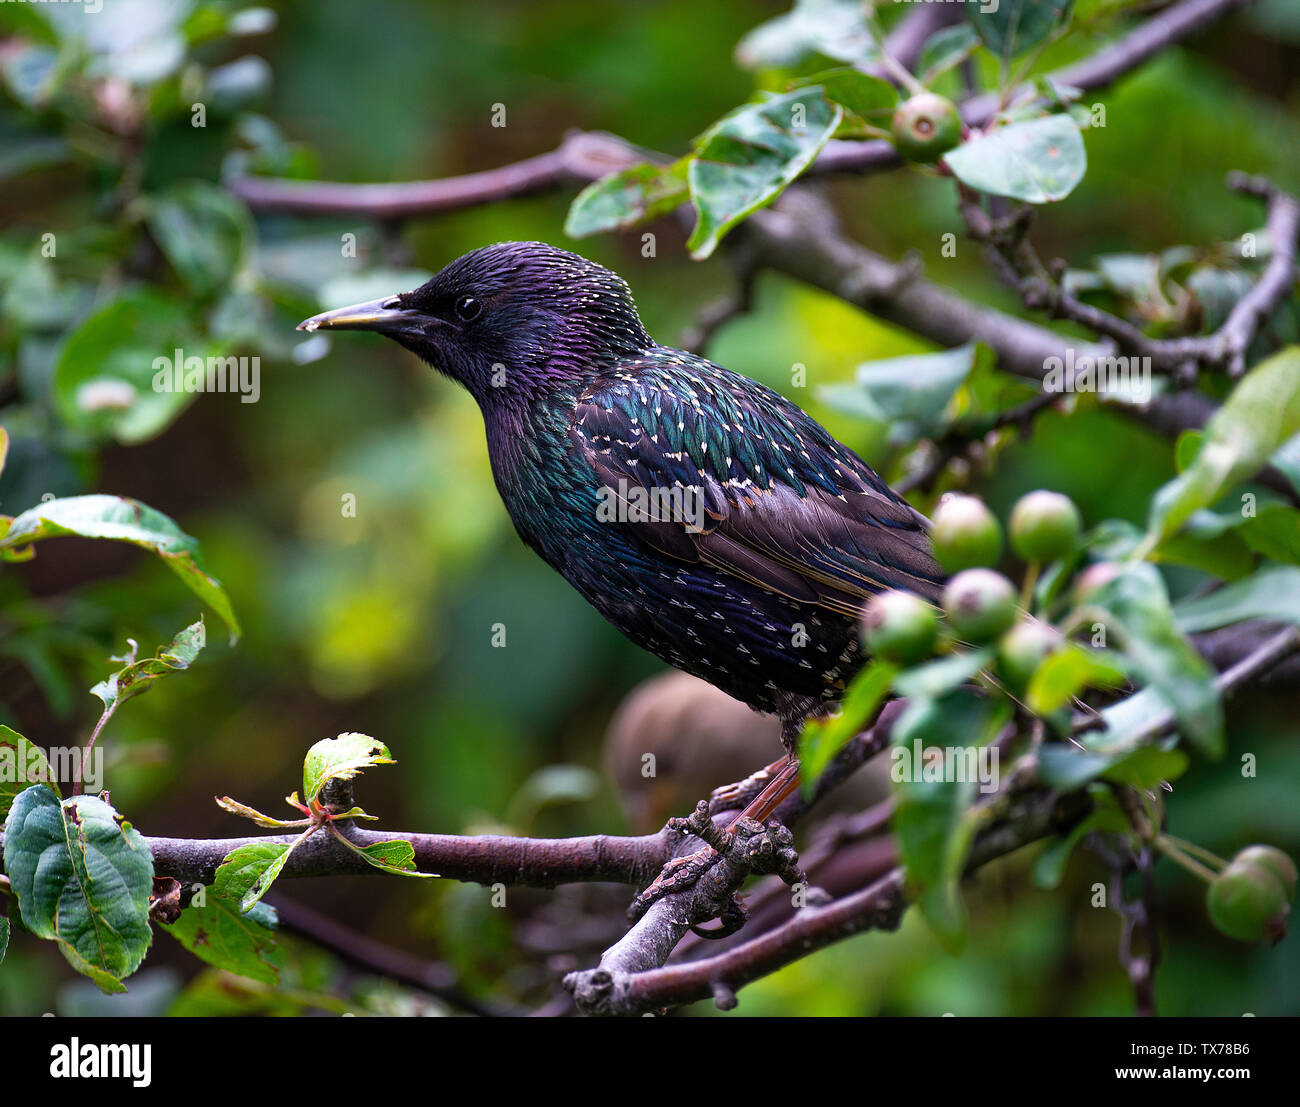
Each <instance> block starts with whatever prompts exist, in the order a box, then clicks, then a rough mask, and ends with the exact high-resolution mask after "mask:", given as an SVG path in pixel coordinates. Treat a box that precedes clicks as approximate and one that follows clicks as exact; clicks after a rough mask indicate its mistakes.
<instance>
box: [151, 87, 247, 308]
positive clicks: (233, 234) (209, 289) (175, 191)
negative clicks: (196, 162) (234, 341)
mask: <svg viewBox="0 0 1300 1107" xmlns="http://www.w3.org/2000/svg"><path fill="white" fill-rule="evenodd" d="M263 65H265V63H263ZM227 68H228V67H227ZM218 72H220V70H214V71H213V73H212V74H211V77H212V78H215V77H216V75H217V73H218ZM140 204H141V207H142V208H143V212H144V216H145V220H146V222H147V224H148V226H149V232H150V234H152V235H153V237H154V240H155V241H156V242H157V243H158V246H159V248H160V249H161V250H162V252H163V254H164V255H166V257H167V260H168V261H169V262H171V265H172V268H173V269H175V270H176V272H177V274H178V275H179V276H180V278H181V280H183V281H184V282H185V283H186V285H188V286H189V288H190V290H191V291H192V292H194V293H195V294H196V295H199V296H210V295H212V294H213V293H214V292H216V291H217V290H218V289H220V288H222V287H223V286H224V285H225V284H226V283H227V282H228V281H229V280H230V278H231V277H232V276H233V275H234V273H235V271H236V269H238V268H239V266H240V264H241V263H242V261H243V258H244V251H245V249H246V247H247V243H248V241H249V239H251V237H252V220H251V219H250V218H249V215H248V209H247V208H245V207H244V205H243V204H242V203H240V201H239V200H237V199H236V198H235V197H234V196H232V195H231V194H230V193H229V192H228V191H226V189H224V188H221V187H219V186H218V185H215V184H210V183H209V182H207V181H184V182H182V183H180V184H177V185H173V186H172V187H171V188H169V189H167V191H165V192H160V193H157V194H155V195H153V196H148V197H145V198H144V199H142V200H141V201H140Z"/></svg>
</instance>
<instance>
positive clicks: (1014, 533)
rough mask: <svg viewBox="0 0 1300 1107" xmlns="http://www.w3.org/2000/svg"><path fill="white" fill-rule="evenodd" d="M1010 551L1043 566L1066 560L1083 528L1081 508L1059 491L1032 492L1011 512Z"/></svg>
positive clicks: (1022, 498)
mask: <svg viewBox="0 0 1300 1107" xmlns="http://www.w3.org/2000/svg"><path fill="white" fill-rule="evenodd" d="M1009 529H1010V532H1011V548H1012V549H1013V550H1015V551H1016V553H1017V554H1019V555H1020V556H1021V557H1022V558H1023V559H1024V560H1025V561H1036V562H1039V563H1040V564H1043V563H1046V562H1048V561H1055V560H1056V559H1057V558H1058V557H1064V556H1065V555H1066V554H1067V553H1069V552H1070V550H1072V549H1073V548H1074V544H1075V543H1076V542H1077V541H1078V540H1079V532H1080V531H1081V530H1082V529H1083V520H1082V519H1081V518H1080V517H1079V509H1078V508H1077V507H1075V506H1074V503H1073V502H1072V501H1071V499H1070V497H1069V496H1062V495H1061V494H1060V493H1059V492H1045V491H1039V492H1030V493H1029V495H1027V496H1022V497H1021V498H1020V500H1019V502H1018V503H1017V504H1016V506H1015V508H1013V509H1012V512H1011V525H1010V528H1009Z"/></svg>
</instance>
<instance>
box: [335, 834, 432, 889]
mask: <svg viewBox="0 0 1300 1107" xmlns="http://www.w3.org/2000/svg"><path fill="white" fill-rule="evenodd" d="M337 837H338V840H339V841H340V842H342V843H343V844H344V845H345V846H347V847H348V849H350V850H351V851H352V852H353V853H355V854H358V855H359V856H361V857H363V858H365V860H366V861H367V862H369V863H370V864H371V865H373V866H374V867H375V868H376V869H381V870H382V871H383V872H386V873H391V874H392V875H393V876H414V877H419V878H421V879H432V878H434V877H436V876H437V875H438V874H437V873H422V872H420V871H419V870H418V869H416V867H415V847H414V846H413V845H411V843H410V842H407V841H403V840H402V839H401V838H395V839H393V840H392V841H389V842H372V843H371V844H370V845H368V846H358V845H356V844H355V843H354V842H350V841H349V840H348V839H347V838H344V837H342V836H341V835H339V836H337Z"/></svg>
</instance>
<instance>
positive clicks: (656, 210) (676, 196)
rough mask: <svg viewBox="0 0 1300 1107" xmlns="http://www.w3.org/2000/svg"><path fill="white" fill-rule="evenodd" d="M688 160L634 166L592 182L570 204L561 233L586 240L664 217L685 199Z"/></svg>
mask: <svg viewBox="0 0 1300 1107" xmlns="http://www.w3.org/2000/svg"><path fill="white" fill-rule="evenodd" d="M689 160H690V159H689V158H682V159H681V160H679V161H676V162H674V163H673V164H672V165H651V164H646V165H634V166H632V167H631V168H630V169H624V170H622V171H620V172H618V173H611V174H610V175H609V176H607V177H601V178H600V180H598V181H593V182H592V183H591V184H589V185H588V186H587V187H586V188H584V189H583V190H582V191H581V192H579V193H578V195H577V197H576V199H574V201H573V203H572V204H571V205H570V207H569V215H568V218H567V219H565V221H564V233H565V234H567V235H568V236H569V237H570V238H587V237H588V236H589V235H593V234H600V233H602V232H604V231H615V230H620V229H622V228H624V227H631V226H634V225H635V224H637V223H644V222H646V221H648V220H651V219H656V218H658V217H659V216H661V215H666V214H667V213H668V212H670V211H672V210H673V209H674V208H676V207H677V206H678V205H679V204H682V203H685V202H686V200H687V199H688V198H689V190H688V188H687V184H686V174H687V165H688V163H689Z"/></svg>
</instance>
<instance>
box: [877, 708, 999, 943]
mask: <svg viewBox="0 0 1300 1107" xmlns="http://www.w3.org/2000/svg"><path fill="white" fill-rule="evenodd" d="M1010 712H1011V708H1010V705H1009V704H1008V703H1006V702H1005V701H1001V700H995V699H990V698H986V697H980V696H977V695H975V694H974V693H973V692H972V691H970V690H968V689H959V690H958V691H955V692H952V693H949V694H948V695H947V696H944V697H943V698H942V699H938V700H929V699H918V700H913V701H912V702H911V703H910V704H909V705H908V707H907V710H906V711H904V712H903V715H902V717H901V718H900V719H899V720H898V722H897V723H896V724H895V726H894V735H893V737H894V748H893V749H892V750H890V757H891V760H892V761H893V765H892V766H891V770H890V777H891V779H892V780H893V781H894V784H895V794H896V795H897V796H898V809H897V811H895V813H894V819H893V828H894V832H895V834H896V835H897V836H898V845H899V851H900V854H901V856H902V860H903V863H904V864H905V865H906V866H907V881H908V885H909V887H911V888H912V889H913V890H914V892H915V893H916V903H917V906H918V907H919V908H920V910H921V913H922V914H923V915H924V916H925V918H926V921H927V922H929V923H930V925H931V927H932V928H933V929H934V932H935V934H936V936H937V937H938V938H939V941H940V943H941V944H942V945H943V946H944V948H945V949H947V950H948V952H950V953H958V952H960V951H961V949H962V947H963V946H964V945H965V940H966V910H965V908H964V907H963V905H962V902H961V893H960V890H959V882H960V880H961V875H962V873H963V871H964V870H965V868H966V859H967V857H968V855H969V853H970V847H971V843H972V842H973V841H974V838H975V831H976V829H977V818H976V816H975V814H974V813H973V811H972V809H971V804H972V802H973V801H974V799H975V797H976V795H977V790H978V788H979V787H980V786H981V782H980V781H979V780H977V779H975V778H974V775H973V774H972V773H970V772H967V771H961V772H959V771H957V770H958V768H959V767H961V768H962V769H963V770H964V769H965V768H966V763H967V762H969V761H970V760H971V759H972V758H971V756H970V755H971V754H973V756H974V757H978V756H979V754H978V752H977V751H979V750H980V749H981V748H982V747H984V746H986V745H987V744H988V743H989V742H990V741H992V739H993V738H994V737H996V735H997V733H998V731H999V730H1000V729H1001V728H1002V726H1003V725H1004V724H1005V723H1006V721H1007V719H1008V718H1009V717H1010ZM947 749H951V750H953V757H952V758H951V759H950V758H949V757H948V755H947V753H946V752H945V753H944V756H942V757H940V756H939V753H938V752H933V751H935V750H943V751H946V750H947ZM923 751H932V752H923ZM918 761H919V763H918ZM939 768H943V769H944V770H945V771H944V772H943V773H940V772H938V771H937V770H938V769H939ZM944 776H947V777H950V778H951V779H943V777H944ZM927 777H928V778H929V779H927ZM990 783H991V784H996V780H993V781H990Z"/></svg>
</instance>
